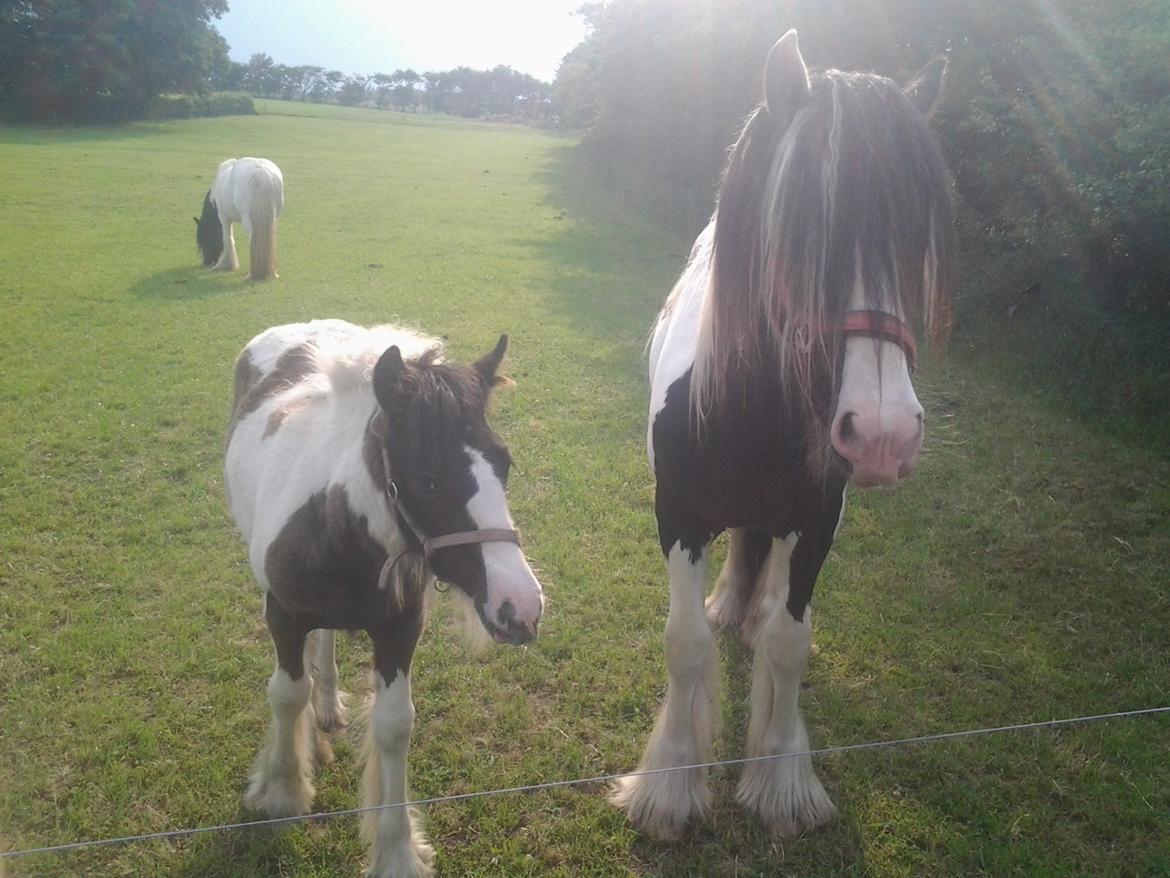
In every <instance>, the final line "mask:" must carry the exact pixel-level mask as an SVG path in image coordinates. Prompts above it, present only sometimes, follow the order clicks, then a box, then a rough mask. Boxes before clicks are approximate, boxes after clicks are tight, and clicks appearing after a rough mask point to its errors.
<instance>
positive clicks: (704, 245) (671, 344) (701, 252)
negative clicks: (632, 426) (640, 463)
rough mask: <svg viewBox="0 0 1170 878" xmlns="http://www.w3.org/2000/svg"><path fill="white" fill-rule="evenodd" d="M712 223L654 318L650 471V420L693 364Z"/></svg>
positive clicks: (707, 274) (705, 290)
mask: <svg viewBox="0 0 1170 878" xmlns="http://www.w3.org/2000/svg"><path fill="white" fill-rule="evenodd" d="M714 239H715V220H714V219H712V220H711V222H710V223H708V224H707V227H706V228H705V229H703V231H702V232H700V233H699V237H698V238H696V239H695V243H694V246H693V247H692V248H691V255H690V259H689V260H688V262H687V266H686V268H684V269H683V273H682V275H680V276H679V279H678V281H677V282H676V283H675V285H674V289H672V290H671V291H670V295H669V296H668V297H667V299H666V304H665V305H664V306H663V307H662V311H661V312H660V313H659V315H658V322H657V323H656V324H655V326H654V334H653V336H652V337H651V339H650V417H649V419H648V427H647V433H646V449H647V454H648V456H649V459H650V470H651V472H653V470H654V419H655V418H656V417H657V416H658V413H659V412H660V411H662V407H663V406H664V405H666V392H667V390H669V389H670V386H671V385H672V384H674V382H675V381H677V380H678V379H679V378H681V377H682V376H683V375H684V374H686V371H687V369H690V368H691V367H692V366H693V365H694V362H695V351H696V347H697V345H698V342H699V329H700V325H701V323H702V314H703V306H704V302H705V301H706V299H707V293H708V291H709V289H710V283H711V255H712V251H713V244H714Z"/></svg>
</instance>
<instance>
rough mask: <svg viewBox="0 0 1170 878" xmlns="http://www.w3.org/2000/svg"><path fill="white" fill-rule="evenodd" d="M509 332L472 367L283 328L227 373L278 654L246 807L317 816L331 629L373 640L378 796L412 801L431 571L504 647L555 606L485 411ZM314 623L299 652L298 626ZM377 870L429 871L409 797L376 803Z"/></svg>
mask: <svg viewBox="0 0 1170 878" xmlns="http://www.w3.org/2000/svg"><path fill="white" fill-rule="evenodd" d="M507 344H508V339H507V336H506V335H505V336H501V338H500V340H499V343H498V344H497V345H496V347H495V348H494V349H493V350H492V351H491V352H490V353H488V354H487V355H485V356H484V357H482V358H481V359H479V360H477V361H476V362H475V363H473V364H471V365H455V364H452V363H448V362H446V361H445V360H444V357H443V349H442V347H441V345H440V343H439V341H438V340H437V339H434V338H430V337H427V336H424V335H420V334H417V333H414V332H411V331H407V330H405V329H400V328H396V327H393V326H377V327H372V328H364V327H361V326H355V325H353V324H350V323H347V322H344V321H341V320H314V321H311V322H309V323H297V324H291V325H287V326H277V327H274V328H272V329H268V330H266V331H265V332H262V333H260V334H259V335H257V336H256V337H255V338H253V339H252V340H251V341H250V342H249V343H248V344H247V346H246V347H245V348H244V349H243V352H242V353H241V354H240V355H239V358H238V359H237V361H236V365H235V395H234V403H233V409H232V416H231V421H230V425H229V428H228V440H227V452H226V462H225V479H224V482H225V485H226V488H227V495H228V501H229V505H230V507H231V514H232V516H233V518H234V519H235V521H236V523H237V525H238V526H239V529H240V531H241V533H242V534H243V536H244V539H245V541H246V542H247V545H248V556H249V560H250V562H251V568H252V572H253V574H254V576H255V578H256V581H257V582H258V583H259V585H260V589H261V592H262V594H263V604H264V618H265V620H266V622H267V626H268V630H269V632H270V634H271V636H272V640H273V643H274V645H275V648H276V669H275V670H274V671H273V674H272V676H271V678H270V679H269V681H268V700H269V704H270V707H271V713H272V720H271V728H270V732H269V737H268V740H267V743H265V744H264V746H263V747H262V749H261V750H260V752H259V755H258V756H257V758H256V762H255V764H254V767H253V769H252V774H251V778H250V783H249V786H248V790H247V793H246V795H245V805H246V806H247V807H249V808H251V809H253V810H255V811H259V812H261V813H264V814H267V815H269V816H273V817H277V816H289V815H294V814H304V813H307V812H308V809H309V806H310V804H311V802H312V799H313V796H314V787H313V773H314V769H315V767H316V765H317V764H318V763H320V762H321V761H323V760H326V759H327V758H328V757H329V755H330V754H329V748H328V739H327V737H326V736H324V735H323V732H327V731H332V730H334V729H337V728H340V727H342V726H344V725H345V724H346V722H347V720H348V717H347V712H346V704H345V696H344V693H342V692H340V691H339V689H338V687H337V666H336V662H335V654H334V647H335V640H334V638H335V634H334V630H335V629H347V630H364V631H366V632H367V633H368V634H369V636H370V639H371V640H372V641H373V682H374V695H373V706H372V710H371V715H370V721H369V731H368V735H367V744H366V763H365V772H364V781H363V797H364V802H365V804H366V805H367V806H384V805H395V804H400V803H402V802H405V801H406V758H407V749H408V747H409V743H410V735H411V729H412V727H413V723H414V705H413V703H412V701H411V683H410V665H411V657H412V655H413V653H414V649H415V645H416V644H417V642H418V639H419V635H420V633H421V631H422V627H423V620H424V614H425V610H426V603H427V600H426V595H427V593H428V591H429V590H430V589H431V588H432V586H433V585H434V583H435V580H436V578H438V579H441V580H443V581H445V582H447V583H450V584H453V585H454V586H455V588H454V589H452V592H453V593H457V594H459V595H461V596H463V597H465V598H466V600H467V602H468V603H469V605H470V606H469V608H468V609H469V614H470V612H471V607H473V608H474V613H475V614H477V615H478V617H479V621H480V622H481V623H482V626H483V628H484V629H486V631H487V632H488V633H489V634H491V635H492V636H493V637H494V639H495V640H496V641H498V642H501V643H509V644H524V643H528V642H530V641H531V640H533V639H534V638H535V637H536V633H537V623H538V622H539V620H540V617H541V613H542V611H543V606H544V600H543V596H542V592H541V587H540V583H539V582H538V581H537V578H536V576H535V575H534V574H533V572H532V569H531V568H530V567H529V564H528V561H527V560H526V559H525V556H524V553H523V552H522V550H521V548H520V544H519V537H518V535H517V533H516V530H515V528H514V526H513V523H512V518H511V515H510V513H509V511H508V503H507V499H506V497H505V492H504V491H505V485H506V482H507V479H508V470H509V468H510V467H511V463H512V460H511V457H510V455H509V453H508V448H507V446H506V445H505V444H504V442H503V441H502V440H501V439H500V437H499V436H497V435H496V434H495V433H494V432H493V431H492V429H491V428H490V427H489V425H488V422H487V418H486V408H487V404H488V400H489V396H490V394H491V391H492V389H493V388H494V387H496V386H499V385H501V384H506V383H511V381H510V379H507V378H505V377H503V376H501V375H500V374H498V371H497V370H498V368H499V366H500V362H501V361H502V359H503V357H504V352H505V350H506V349H507ZM311 631H316V635H315V640H316V642H315V644H314V645H313V646H312V650H313V652H314V659H313V660H312V661H309V660H308V655H307V653H308V649H307V648H306V646H307V635H308V634H309V633H310V632H311ZM363 835H364V837H365V838H366V840H367V841H368V843H369V845H370V848H369V860H370V874H371V875H373V876H379V878H388V876H395V878H401V876H424V875H429V874H431V861H432V857H433V850H432V848H431V847H430V846H429V844H428V843H427V841H426V839H425V837H424V835H423V833H422V831H421V829H420V828H419V826H418V821H417V818H416V817H415V816H414V815H413V814H411V813H410V812H409V811H408V810H407V809H406V808H405V807H403V806H400V807H389V808H382V809H381V810H376V811H371V812H369V813H367V814H366V815H365V817H364V820H363Z"/></svg>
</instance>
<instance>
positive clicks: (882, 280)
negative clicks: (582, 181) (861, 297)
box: [692, 70, 953, 453]
mask: <svg viewBox="0 0 1170 878" xmlns="http://www.w3.org/2000/svg"><path fill="white" fill-rule="evenodd" d="M809 86H810V88H809V94H808V96H807V98H806V99H805V100H804V102H803V103H802V104H801V105H800V106H798V107H795V108H793V107H772V108H769V107H768V106H767V105H766V104H761V105H760V106H759V107H758V108H757V109H756V110H755V111H754V112H753V113H752V114H751V116H750V117H749V118H748V120H747V123H746V124H745V126H744V128H743V131H742V133H741V134H740V136H739V138H738V140H737V142H736V143H735V145H734V147H733V148H732V151H731V156H730V160H729V162H728V165H727V169H726V171H725V173H724V176H723V180H722V184H721V187H720V191H719V196H718V205H717V210H716V217H715V233H714V247H713V255H712V257H711V258H712V263H713V265H712V284H711V290H710V293H709V299H708V302H707V310H706V311H705V313H704V318H703V320H704V323H703V326H702V330H701V336H700V342H699V346H698V351H697V354H698V356H697V359H696V364H695V374H694V381H693V383H692V407H693V410H694V412H695V413H696V414H697V416H698V420H699V424H700V427H701V426H702V423H703V421H704V419H705V418H706V417H707V416H708V415H710V414H711V412H712V411H713V410H718V409H719V408H720V406H722V405H723V404H724V403H725V402H726V401H727V400H728V399H729V397H728V389H729V384H730V383H731V382H732V380H733V379H734V378H735V377H736V376H742V375H744V374H748V375H750V374H751V373H752V372H753V371H755V370H761V369H765V368H769V367H771V368H773V369H775V368H777V366H778V367H779V375H780V379H781V381H782V384H783V390H784V393H785V395H786V397H788V398H789V400H790V401H791V402H792V403H793V407H794V409H795V410H797V411H801V412H802V413H803V417H802V421H803V424H804V426H805V429H806V430H807V431H810V432H811V433H815V434H816V435H818V436H820V435H823V436H827V426H828V424H827V422H826V418H827V417H828V415H829V413H830V412H831V411H832V400H831V399H825V398H824V397H825V396H826V390H825V388H830V390H828V394H829V395H830V396H831V395H832V393H834V392H835V390H836V388H837V387H838V386H839V383H840V368H841V361H842V358H843V349H844V344H843V339H842V336H841V333H840V331H839V327H840V326H841V321H842V318H843V315H844V313H845V311H846V310H848V307H849V300H850V296H851V294H852V292H853V288H854V283H855V281H856V280H857V279H858V278H860V279H861V281H862V283H863V286H864V290H865V298H866V303H865V307H867V308H871V309H874V310H890V309H891V308H898V309H900V310H901V312H902V314H903V316H904V317H905V319H906V320H907V321H908V322H910V324H911V325H912V326H914V327H915V328H916V329H917V330H918V331H919V332H921V333H924V334H925V335H927V336H928V337H930V338H939V337H941V336H943V335H944V334H945V332H946V328H947V324H948V311H947V302H948V301H949V284H950V277H949V275H950V268H949V266H950V258H951V249H952V246H951V231H950V230H951V227H952V225H953V222H952V217H953V207H952V202H951V184H950V178H949V175H948V173H947V169H946V165H945V163H944V161H943V157H942V153H941V150H940V149H939V146H938V143H937V141H936V139H935V137H934V135H933V133H932V132H931V130H930V128H929V125H928V122H927V119H926V117H925V116H924V115H923V114H922V113H921V112H919V110H918V109H916V108H915V107H914V106H913V104H912V103H911V101H910V100H909V99H908V98H907V96H906V95H905V94H904V93H903V91H902V89H901V88H900V87H899V86H898V85H897V84H895V83H894V82H893V81H892V80H890V79H887V78H885V77H882V76H877V75H874V74H864V73H845V72H842V71H839V70H828V71H824V72H821V73H816V74H813V75H812V76H811V77H810V79H809ZM816 444H817V443H815V442H813V443H810V453H813V452H814V451H815V448H814V447H813V446H815V445H816Z"/></svg>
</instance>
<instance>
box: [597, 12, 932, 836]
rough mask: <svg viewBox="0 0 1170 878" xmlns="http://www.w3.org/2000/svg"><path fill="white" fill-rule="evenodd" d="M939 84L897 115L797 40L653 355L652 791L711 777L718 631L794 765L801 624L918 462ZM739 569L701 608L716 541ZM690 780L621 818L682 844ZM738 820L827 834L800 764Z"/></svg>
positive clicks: (901, 98)
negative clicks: (920, 343) (658, 661)
mask: <svg viewBox="0 0 1170 878" xmlns="http://www.w3.org/2000/svg"><path fill="white" fill-rule="evenodd" d="M945 66H946V65H945V61H943V60H942V59H938V60H936V61H935V62H932V63H931V64H929V65H927V67H926V68H925V69H924V70H923V72H922V73H921V74H920V75H919V76H918V77H917V78H916V79H915V80H914V81H913V82H912V83H911V85H910V86H908V87H907V89H906V90H905V92H903V90H901V89H899V88H898V87H897V86H895V84H894V83H892V82H891V81H890V80H888V79H884V78H882V77H879V76H874V75H866V74H857V73H843V72H841V71H837V70H829V71H826V72H824V73H818V74H814V75H813V76H811V77H810V76H809V74H808V70H807V68H806V67H805V64H804V60H803V59H802V57H801V55H800V51H799V49H798V47H797V42H796V33H795V31H789V32H788V33H787V34H785V35H784V37H782V38H781V39H780V40H779V42H777V43H776V45H775V46H774V47H773V49H772V51H771V53H770V55H769V57H768V62H767V65H766V68H765V77H764V93H765V97H764V101H763V103H762V104H761V105H760V106H759V107H758V108H757V109H756V111H755V112H754V113H753V114H752V115H751V117H750V118H749V120H748V121H747V123H746V125H745V127H744V129H743V132H742V134H741V135H740V137H739V139H738V141H737V142H736V144H735V146H734V148H733V150H732V153H731V156H730V161H729V164H728V168H727V171H726V173H725V176H724V179H723V182H722V185H721V189H720V193H719V198H718V203H717V208H716V212H715V216H714V218H713V219H712V221H711V224H710V225H709V226H708V227H707V229H706V230H705V231H704V232H703V233H702V234H701V235H700V236H699V238H698V240H697V241H696V242H695V245H694V249H693V250H692V252H691V256H690V260H689V262H688V264H687V267H686V269H685V271H684V272H683V274H682V276H681V278H680V279H679V281H678V283H677V284H676V285H675V287H674V290H673V291H672V292H671V294H670V297H669V298H668V299H667V302H666V305H665V306H664V308H663V310H662V312H661V314H659V317H658V322H657V325H656V327H655V330H654V335H653V338H652V341H651V345H650V381H651V397H650V399H651V401H650V424H649V430H648V443H649V452H650V463H651V467H652V469H653V470H654V474H655V478H656V482H657V488H656V496H655V511H656V513H657V517H658V533H659V539H660V542H661V546H662V551H663V553H664V554H665V555H666V560H667V570H668V573H669V577H670V615H669V618H668V620H667V623H666V661H667V669H668V672H669V683H668V687H667V692H666V702H665V704H664V705H663V708H662V711H661V713H660V715H659V717H658V721H657V723H656V725H655V727H654V731H653V733H652V734H651V736H650V741H649V743H648V744H647V747H646V751H645V755H644V756H643V759H642V763H641V769H642V770H651V769H659V768H665V767H668V766H676V765H688V764H695V763H701V762H705V761H709V759H710V756H711V749H710V748H711V742H712V737H713V735H714V733H715V727H716V725H717V721H718V715H719V714H718V696H717V691H716V682H717V668H716V662H715V650H714V643H713V639H712V634H711V629H710V626H709V623H712V624H717V625H723V626H727V627H731V628H739V629H740V630H741V631H742V633H743V634H744V636H745V638H746V640H747V642H748V643H749V645H750V646H751V647H752V649H753V651H754V669H753V672H752V687H751V718H750V722H749V727H748V740H747V754H748V756H751V757H756V756H766V755H772V754H783V753H799V752H801V751H805V750H807V749H808V745H809V742H808V736H807V734H806V732H805V728H804V723H803V721H802V719H801V716H800V713H799V709H798V706H797V697H798V695H799V693H800V678H801V675H802V674H803V673H804V669H805V666H806V664H807V661H808V653H809V647H810V644H811V627H810V626H811V619H810V608H809V601H810V598H811V597H812V591H813V584H814V583H815V581H816V578H817V574H818V573H819V571H820V568H821V565H822V564H823V563H824V560H825V557H826V555H827V554H828V551H829V547H830V545H831V544H832V542H833V539H834V538H835V536H836V532H837V528H838V525H839V524H840V521H841V515H842V511H843V504H844V490H845V487H846V483H847V482H848V481H849V480H850V478H852V481H853V482H854V483H855V484H857V485H858V486H859V487H865V486H869V485H879V484H880V485H892V484H894V483H896V482H897V481H898V480H899V479H901V478H902V477H904V476H906V475H907V474H909V472H910V471H911V469H912V468H913V466H914V462H915V459H916V458H917V456H918V452H919V449H920V448H921V445H922V430H923V418H922V408H921V406H920V405H919V404H918V399H917V398H916V396H915V394H914V389H913V387H912V386H911V383H910V371H911V370H912V369H913V366H914V350H915V348H914V335H913V333H912V331H911V329H910V328H909V327H908V326H907V324H906V321H907V320H914V321H915V322H918V323H921V324H922V326H923V328H924V329H925V330H926V331H927V332H929V333H932V334H935V335H941V334H942V333H943V331H944V330H945V323H946V302H947V301H948V299H947V285H948V264H949V248H948V241H949V237H950V225H951V216H952V208H951V203H950V194H949V181H948V176H947V172H946V169H945V167H944V164H943V160H942V157H941V154H940V151H939V148H938V146H937V144H936V142H935V140H934V137H933V136H932V134H931V133H930V131H929V128H928V126H927V122H926V115H927V114H929V113H930V112H931V111H932V110H933V107H934V104H935V102H936V100H937V98H938V96H939V94H940V92H941V87H942V80H943V75H944V72H945ZM725 529H730V530H731V540H730V552H729V555H728V558H727V561H726V563H725V564H724V567H723V570H722V572H721V574H720V576H719V579H718V581H717V583H716V587H715V591H714V593H713V594H712V596H711V597H710V598H709V599H708V600H707V601H706V614H705V616H706V617H704V601H703V593H704V584H705V577H706V565H707V552H708V546H709V545H710V543H711V541H712V540H713V539H714V538H715V536H717V535H718V534H719V533H721V532H722V531H723V530H725ZM706 784H707V779H706V775H705V772H703V771H702V770H699V769H693V770H687V771H672V772H661V773H656V774H648V775H638V776H634V775H631V776H629V777H626V778H622V779H621V781H620V782H619V783H618V785H617V786H616V788H615V790H614V792H613V795H612V799H613V801H614V802H615V804H617V805H618V806H619V807H621V808H623V809H624V810H625V811H626V812H627V814H628V815H629V817H630V819H631V820H632V821H633V822H634V823H635V824H636V825H637V826H639V827H641V828H642V829H644V830H645V831H647V832H649V833H651V834H653V835H657V836H661V837H667V838H669V837H675V836H677V835H678V834H679V833H680V832H681V831H682V830H683V828H684V827H685V826H686V824H687V823H688V821H689V820H690V819H691V818H693V817H702V816H705V815H707V814H708V813H709V810H710V799H709V794H708V791H707V786H706ZM738 795H739V800H740V802H741V803H742V804H744V805H745V806H747V807H748V808H750V809H751V810H754V811H755V812H757V813H758V814H759V815H760V816H761V817H762V818H763V820H764V821H765V823H766V824H767V825H768V827H769V828H770V829H771V830H772V831H775V832H778V833H780V834H782V835H794V834H797V833H800V832H801V831H803V830H805V829H809V828H812V827H814V826H817V825H818V824H821V823H823V822H825V821H827V820H829V819H830V818H832V816H833V815H834V813H835V811H834V808H833V804H832V802H831V801H830V800H829V797H828V795H826V793H825V791H824V789H823V787H822V786H821V784H820V781H819V780H818V779H817V776H816V774H815V773H814V771H813V766H812V761H811V759H810V758H809V757H808V756H798V757H797V756H794V757H790V758H782V759H774V760H762V761H756V762H751V763H748V764H746V765H745V766H744V769H743V775H742V778H741V780H740V783H739V790H738Z"/></svg>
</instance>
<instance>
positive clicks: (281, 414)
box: [260, 399, 309, 439]
mask: <svg viewBox="0 0 1170 878" xmlns="http://www.w3.org/2000/svg"><path fill="white" fill-rule="evenodd" d="M308 404H309V401H308V400H307V399H297V400H293V401H292V402H290V403H289V404H288V405H283V406H281V407H280V408H278V409H276V410H275V411H273V413H272V414H270V415H269V416H268V424H267V425H266V426H265V427H264V435H263V436H262V437H260V438H262V439H267V438H268V437H269V436H271V435H273V434H274V433H275V432H276V431H277V430H279V429H280V427H281V424H283V423H284V421H285V418H287V417H289V416H290V415H295V414H296V413H297V412H299V411H300V410H301V409H303V408H304V407H305V406H307V405H308Z"/></svg>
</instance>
